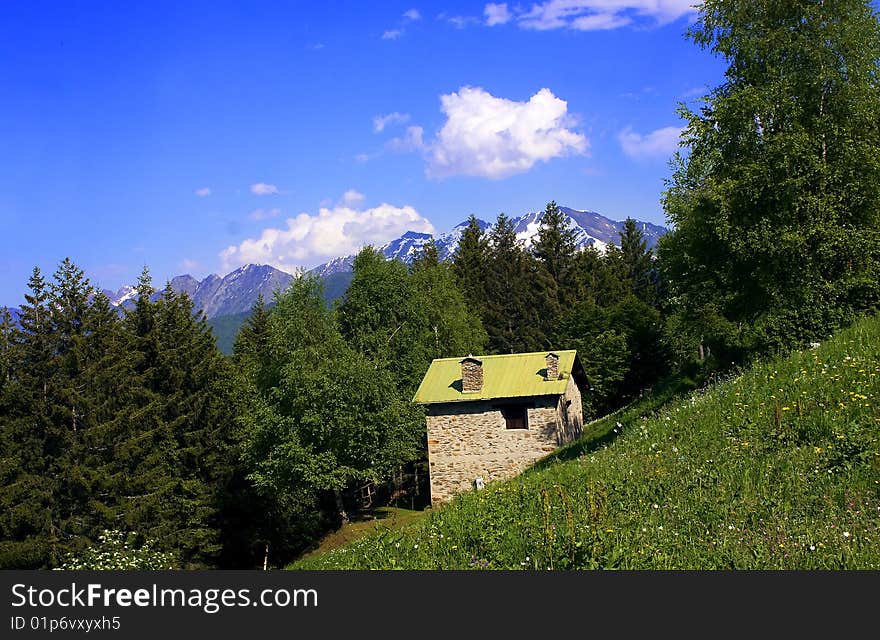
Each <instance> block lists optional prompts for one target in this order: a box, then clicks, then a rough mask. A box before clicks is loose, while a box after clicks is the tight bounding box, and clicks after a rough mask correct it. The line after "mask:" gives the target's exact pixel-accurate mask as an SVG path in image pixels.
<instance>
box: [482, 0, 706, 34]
mask: <svg viewBox="0 0 880 640" xmlns="http://www.w3.org/2000/svg"><path fill="white" fill-rule="evenodd" d="M694 4H696V0H548V1H547V2H539V3H535V4H532V5H531V6H530V7H529V8H524V7H521V6H517V7H515V8H514V12H513V13H511V11H510V10H509V9H508V7H507V4H506V3H505V4H495V3H490V4H487V5H486V6H485V9H484V14H485V16H486V24H487V25H489V26H492V25H496V24H504V23H505V22H508V21H510V20H516V23H517V24H518V25H519V26H520V27H521V28H523V29H534V30H539V31H546V30H550V29H575V30H579V31H596V30H603V29H617V28H619V27H624V26H626V25H629V24H642V25H644V24H655V25H663V24H668V23H669V22H672V21H673V20H677V19H678V18H681V17H682V16H685V15H688V14H691V13H693V12H694V11H695V9H694V8H693V6H692V5H694Z"/></svg>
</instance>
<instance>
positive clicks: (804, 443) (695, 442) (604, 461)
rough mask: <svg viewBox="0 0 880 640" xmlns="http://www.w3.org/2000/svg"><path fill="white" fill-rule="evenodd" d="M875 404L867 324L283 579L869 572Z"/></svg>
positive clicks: (879, 324) (875, 551) (875, 344)
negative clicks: (454, 572) (485, 572)
mask: <svg viewBox="0 0 880 640" xmlns="http://www.w3.org/2000/svg"><path fill="white" fill-rule="evenodd" d="M878 402H880V319H878V318H869V319H864V320H862V321H860V322H858V323H857V324H855V325H854V326H853V327H851V328H849V329H847V330H844V331H842V332H840V333H839V334H838V335H837V336H835V337H834V338H833V339H832V340H830V341H828V342H827V343H824V344H822V345H821V346H820V347H819V348H818V349H815V350H808V351H804V352H798V353H794V354H792V355H790V356H789V357H787V358H784V359H780V360H772V361H768V362H765V363H761V364H758V365H756V366H754V367H753V368H751V369H749V370H748V371H746V372H745V373H744V374H743V375H741V376H739V377H736V378H731V379H728V380H726V381H723V382H719V383H716V384H714V385H712V386H711V387H709V388H708V389H706V390H704V391H701V392H694V393H693V394H691V395H690V396H688V397H686V398H684V399H678V400H675V401H672V402H670V403H668V404H666V405H665V406H663V407H661V408H659V409H658V410H657V411H655V412H653V413H652V415H651V416H650V417H647V418H646V417H637V414H636V412H634V411H629V412H626V411H625V412H621V413H620V414H618V415H616V416H611V417H610V418H609V419H608V420H606V421H602V422H599V423H597V424H596V425H592V431H591V432H590V433H589V434H587V435H586V436H585V439H584V440H582V441H579V442H577V443H574V444H573V445H571V446H570V447H568V448H567V449H565V450H562V451H560V452H558V453H557V454H555V455H554V456H553V457H552V458H551V459H549V460H546V461H543V462H542V463H541V464H539V465H536V467H535V468H533V469H531V470H529V471H528V472H526V473H524V474H522V475H521V476H519V477H517V478H515V479H513V480H511V481H508V482H503V483H493V484H491V485H489V486H488V487H487V488H486V489H484V490H482V491H479V492H469V493H466V494H463V495H461V496H459V497H458V498H456V499H455V500H454V501H453V502H452V503H450V504H449V505H447V506H444V507H443V508H440V509H437V510H435V511H433V512H431V513H430V514H429V515H428V516H427V517H426V518H424V519H423V520H421V521H420V522H418V523H417V524H415V525H413V526H412V527H409V528H407V529H405V530H403V531H394V530H390V529H388V530H380V531H378V532H377V533H374V534H372V535H369V536H367V537H364V538H362V539H360V540H358V541H355V542H353V543H352V544H349V545H347V546H344V547H340V548H338V549H334V550H333V551H330V552H328V553H326V554H323V555H317V556H312V557H309V558H307V559H303V560H301V561H299V562H297V563H294V564H293V565H291V567H290V568H293V569H396V568H405V569H468V568H476V569H483V568H490V569H592V568H624V569H840V568H863V569H877V568H880V410H878ZM618 423H619V426H618ZM609 428H610V430H611V435H615V434H614V429H617V431H619V432H622V433H620V434H619V435H617V436H616V437H615V438H614V439H613V440H611V441H607V440H608V438H607V436H605V435H604V432H605V431H608V430H609ZM578 454H581V455H578ZM566 458H568V459H566Z"/></svg>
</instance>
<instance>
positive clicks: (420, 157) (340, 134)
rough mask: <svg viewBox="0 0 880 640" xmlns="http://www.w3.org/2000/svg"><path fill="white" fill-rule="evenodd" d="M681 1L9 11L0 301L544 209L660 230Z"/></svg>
mask: <svg viewBox="0 0 880 640" xmlns="http://www.w3.org/2000/svg"><path fill="white" fill-rule="evenodd" d="M688 4H689V2H688V1H687V0H590V1H584V2H580V1H574V0H565V1H560V0H551V1H549V2H539V3H536V4H527V5H522V6H520V5H515V4H513V3H508V4H502V3H494V4H481V3H470V2H468V3H456V2H442V3H431V4H421V3H418V2H404V3H393V2H382V3H365V2H364V3H335V2H324V3H313V4H312V5H311V6H307V5H306V4H305V3H258V2H248V3H244V2H240V3H224V2H216V1H215V2H204V3H199V2H179V3H160V2H151V3H118V2H107V3H92V2H81V3H55V2H52V3H41V2H26V3H18V6H13V5H11V4H7V5H5V6H4V9H3V15H2V19H0V86H2V95H3V96H4V97H3V99H2V100H0V226H2V239H0V304H12V305H17V304H19V303H20V301H21V296H22V294H23V293H24V291H25V283H26V280H27V277H28V275H29V274H30V271H31V269H32V268H33V266H35V265H37V266H40V268H41V269H43V270H44V272H46V273H47V274H51V273H52V272H53V271H54V269H55V266H56V265H57V263H58V262H59V261H60V260H61V259H63V258H64V257H65V256H70V257H71V258H72V259H73V260H74V261H75V262H77V263H78V264H79V265H80V266H82V267H83V268H85V269H86V271H87V274H88V275H89V276H90V277H91V279H92V281H93V282H95V283H97V284H99V285H100V286H102V287H106V288H111V289H116V288H117V287H119V286H120V285H122V284H125V283H130V282H132V281H133V280H134V279H135V278H136V277H137V275H138V274H139V272H140V270H141V268H142V266H143V265H145V264H146V265H148V266H149V267H150V269H151V271H152V272H153V275H154V278H155V280H156V281H157V284H159V285H161V284H163V283H164V281H165V280H166V279H167V278H170V277H172V276H174V275H177V274H180V273H191V274H192V275H194V276H196V277H199V278H201V277H203V276H205V275H207V274H208V273H211V272H217V273H221V274H223V273H226V272H227V271H229V270H231V269H233V268H235V267H236V266H239V265H240V264H243V263H246V262H264V263H271V264H275V266H279V267H281V268H287V269H291V268H293V267H294V266H295V265H302V266H305V267H311V266H314V265H315V264H318V263H320V262H323V261H324V260H325V259H326V258H327V257H333V256H335V255H339V254H340V253H343V252H350V251H348V250H349V249H351V248H352V247H356V246H357V245H359V244H363V243H366V242H373V243H381V242H384V241H387V240H390V239H391V238H393V237H396V236H398V235H400V233H401V232H402V231H403V230H406V229H409V228H412V229H414V230H425V231H430V230H435V231H437V232H443V231H448V230H449V229H450V228H451V227H452V226H454V225H455V224H457V223H458V222H460V221H462V220H463V219H465V218H466V217H467V215H468V214H470V213H474V214H476V215H477V216H478V217H482V218H484V219H488V220H492V219H494V218H495V216H497V214H498V213H500V212H505V213H507V214H509V215H512V216H515V215H520V214H522V213H524V212H526V211H531V210H536V209H538V208H543V206H544V205H545V204H546V203H547V201H549V200H551V199H555V200H556V201H557V202H558V203H560V204H564V205H567V206H570V207H573V208H577V209H591V210H595V211H598V212H600V213H602V214H604V215H607V216H609V217H611V218H614V219H623V218H625V217H626V216H633V217H636V218H640V219H643V220H647V221H650V222H655V223H663V222H664V218H663V212H662V208H661V206H660V194H661V191H662V189H663V180H664V178H666V177H668V175H669V168H668V164H667V162H668V159H669V157H670V155H671V153H672V151H673V150H674V148H675V140H676V129H677V128H678V127H680V126H681V124H682V123H681V121H680V120H679V119H678V117H677V115H676V113H675V109H676V105H677V104H678V103H679V102H680V101H690V102H694V101H695V100H696V99H697V97H698V96H699V95H700V94H701V93H703V92H705V90H706V88H707V87H708V86H714V85H715V84H717V83H718V82H719V81H720V79H721V76H722V73H723V66H722V64H721V62H720V61H719V60H717V59H714V58H713V57H712V56H711V55H710V54H709V53H708V52H704V51H701V50H699V49H698V48H697V47H696V46H695V45H694V44H692V43H691V42H689V41H687V40H686V39H685V38H684V37H683V33H684V31H685V30H686V28H687V26H688V24H689V23H690V21H691V20H693V13H690V12H688V10H687V6H688Z"/></svg>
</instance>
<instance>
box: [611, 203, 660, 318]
mask: <svg viewBox="0 0 880 640" xmlns="http://www.w3.org/2000/svg"><path fill="white" fill-rule="evenodd" d="M619 234H620V254H619V255H620V260H621V270H622V272H623V275H624V277H625V279H626V283H627V286H628V288H629V291H630V293H631V294H632V295H634V296H635V297H636V298H638V299H639V300H641V301H642V302H644V303H645V304H650V305H655V304H657V302H658V300H657V284H656V282H657V278H656V275H655V274H656V269H655V268H654V260H653V255H652V252H651V250H650V249H648V241H647V240H646V239H645V236H644V234H643V233H642V231H641V229H639V228H638V225H637V224H636V221H635V220H633V219H632V218H627V219H626V222H624V226H623V231H621V232H619Z"/></svg>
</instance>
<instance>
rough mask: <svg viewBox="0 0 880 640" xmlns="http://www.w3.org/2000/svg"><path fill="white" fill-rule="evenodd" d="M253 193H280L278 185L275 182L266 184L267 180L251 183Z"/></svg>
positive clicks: (265, 194)
mask: <svg viewBox="0 0 880 640" xmlns="http://www.w3.org/2000/svg"><path fill="white" fill-rule="evenodd" d="M251 193H252V194H254V195H255V196H269V195H276V196H277V195H278V187H276V186H275V185H274V184H266V183H265V182H257V183H256V184H252V185H251Z"/></svg>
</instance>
